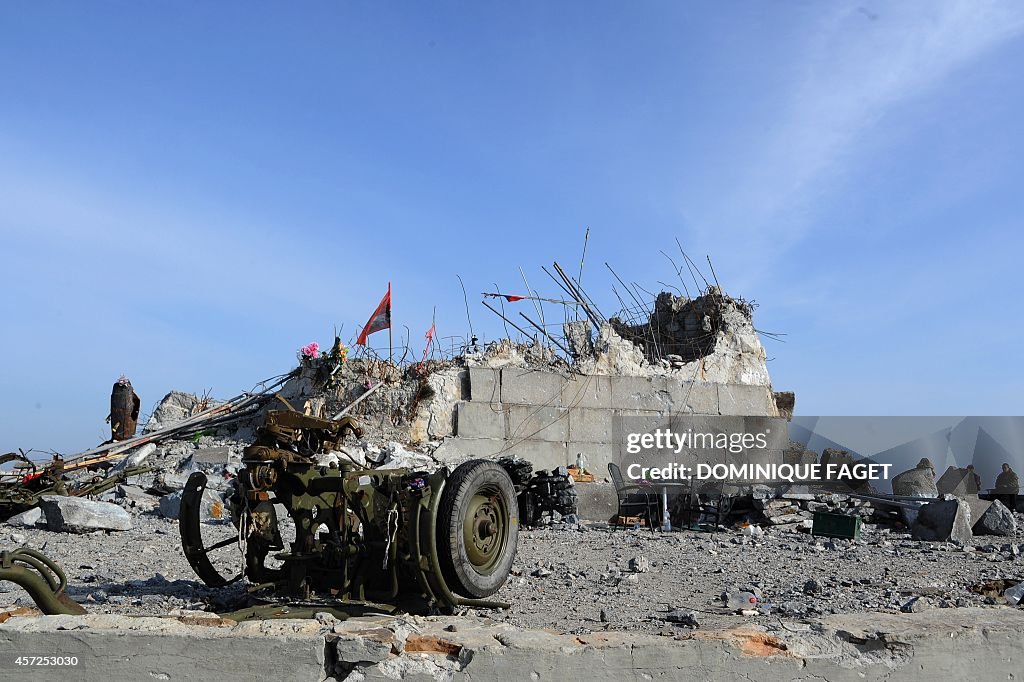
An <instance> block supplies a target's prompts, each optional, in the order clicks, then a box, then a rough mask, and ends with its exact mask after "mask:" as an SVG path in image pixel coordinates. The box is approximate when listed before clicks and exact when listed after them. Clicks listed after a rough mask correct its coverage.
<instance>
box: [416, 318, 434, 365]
mask: <svg viewBox="0 0 1024 682" xmlns="http://www.w3.org/2000/svg"><path fill="white" fill-rule="evenodd" d="M436 325H437V323H436V322H435V323H433V324H431V325H430V329H428V330H427V333H426V334H424V338H426V340H427V347H426V348H424V349H423V359H422V360H420V363H424V362H426V361H427V353H429V352H430V344H431V343H433V342H434V327H435V326H436Z"/></svg>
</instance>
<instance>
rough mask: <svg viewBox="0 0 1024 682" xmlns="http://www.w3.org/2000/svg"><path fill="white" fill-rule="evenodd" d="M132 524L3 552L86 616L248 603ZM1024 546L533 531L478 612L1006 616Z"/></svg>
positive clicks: (706, 617) (567, 620)
mask: <svg viewBox="0 0 1024 682" xmlns="http://www.w3.org/2000/svg"><path fill="white" fill-rule="evenodd" d="M134 521H135V527H134V528H133V529H132V530H129V531H124V532H111V533H106V532H99V533H92V534H88V535H72V534H65V533H54V532H50V531H46V530H35V529H21V528H10V527H5V526H0V548H13V547H16V546H18V545H21V544H24V545H26V546H28V547H33V548H36V549H41V550H43V551H44V552H45V553H46V554H47V555H48V556H50V557H51V558H53V559H54V560H56V561H57V562H58V563H59V564H60V565H61V566H62V567H63V568H64V569H65V572H66V573H67V576H68V583H69V587H68V592H69V594H70V595H71V596H72V597H73V598H74V599H75V600H76V601H79V602H81V603H83V604H84V605H85V607H86V608H87V609H88V610H89V611H90V612H96V613H120V614H133V615H143V614H144V615H163V614H166V613H168V612H169V611H171V610H173V609H182V608H189V609H204V608H210V609H216V608H221V609H223V608H224V607H225V606H227V604H228V603H229V601H230V599H231V598H233V597H237V596H238V595H239V594H240V593H241V590H242V588H241V586H237V585H236V586H233V587H230V588H225V589H221V590H211V589H209V588H207V587H205V586H204V585H203V584H202V583H201V582H200V581H199V580H198V578H197V577H196V576H195V575H194V574H193V572H192V569H191V568H190V567H189V565H188V563H187V562H186V561H185V558H184V556H183V555H182V552H181V547H180V544H179V539H178V529H177V522H176V521H171V520H167V519H163V518H160V517H159V516H157V515H156V514H154V513H152V512H150V513H145V514H136V515H134ZM1018 521H1019V522H1024V517H1021V516H1020V515H1018ZM1019 525H1021V526H1022V527H1024V523H1019ZM228 528H229V527H228V526H225V527H224V529H223V530H224V531H225V532H226V531H227V530H228ZM1020 535H1021V532H1020V531H1018V537H1016V538H994V537H975V538H974V540H973V542H972V544H971V545H968V546H966V547H960V546H957V545H953V544H949V543H936V542H918V541H914V540H911V539H910V537H909V536H908V535H906V534H902V533H897V532H890V531H889V530H887V529H883V528H879V527H875V526H870V525H868V526H865V532H864V535H863V539H862V540H860V541H857V542H852V541H847V540H830V539H824V538H814V537H812V536H809V535H805V534H801V533H793V532H771V531H769V532H767V533H765V534H764V535H763V536H762V537H759V538H750V537H746V536H744V535H742V534H741V533H740V532H739V531H723V532H719V533H716V534H708V533H695V532H677V533H666V534H662V533H651V532H650V531H646V530H618V531H612V530H609V529H607V528H599V527H593V526H589V527H588V526H583V527H580V528H579V529H576V528H546V529H536V530H523V531H521V532H520V535H519V551H518V556H517V558H516V561H515V564H514V566H513V574H512V576H511V577H510V578H509V580H508V582H507V583H506V585H505V586H504V587H503V588H502V589H501V590H500V591H499V592H498V594H497V595H496V597H495V598H497V599H501V600H504V601H507V602H509V603H511V604H512V608H511V609H509V610H508V611H493V612H491V611H473V612H469V614H475V615H476V616H479V617H485V618H489V619H494V620H502V621H508V622H510V623H514V624H516V625H520V626H525V627H539V628H551V629H554V630H557V631H563V632H574V633H576V634H581V633H585V632H587V631H598V630H605V629H608V630H645V631H653V632H658V631H663V630H665V629H667V628H668V629H671V628H673V627H676V626H675V625H672V624H668V623H666V618H667V614H668V613H669V612H670V611H672V610H677V611H676V615H677V616H678V615H680V614H683V615H685V616H686V618H684V619H689V618H693V619H695V620H696V622H698V623H699V624H700V627H722V626H729V625H735V624H738V623H740V622H742V621H744V620H747V621H751V622H756V623H761V624H768V623H777V622H778V619H779V617H780V616H783V617H785V618H786V620H793V619H799V618H801V617H805V616H817V615H821V614H827V613H844V612H846V613H849V612H860V611H887V612H898V611H900V610H901V608H903V609H911V608H913V609H924V608H957V607H965V606H983V605H986V603H987V604H990V605H992V607H993V608H1007V607H1005V606H1000V605H997V602H998V603H1000V604H1001V603H1002V599H999V598H997V597H995V596H994V595H995V594H996V593H995V592H990V594H989V596H986V595H984V594H979V593H977V592H976V591H972V588H974V589H977V587H978V586H979V585H981V584H983V583H985V582H987V581H992V580H996V579H1007V580H1010V581H1012V582H1014V583H1015V582H1017V581H1018V580H1019V579H1024V564H1022V560H1021V559H1020V552H1021V550H1024V545H1022V544H1021V543H1022V541H1024V539H1022V538H1021V537H1020ZM635 569H639V570H635ZM740 589H750V590H751V591H753V592H755V593H759V596H760V604H759V606H760V610H759V611H758V612H757V614H756V615H746V616H744V615H739V614H736V613H733V612H731V611H730V610H729V609H727V608H726V607H725V606H724V602H723V601H722V599H721V595H722V593H723V592H728V591H736V590H740ZM915 597H917V598H918V599H917V600H916V601H915V599H914V598H915ZM15 604H17V605H30V604H31V601H30V599H29V598H28V596H27V595H26V594H25V593H24V592H23V591H22V590H21V589H20V588H18V587H17V586H15V585H13V584H11V583H0V606H10V605H15ZM690 612H692V613H690ZM469 614H467V615H469ZM669 620H671V619H669Z"/></svg>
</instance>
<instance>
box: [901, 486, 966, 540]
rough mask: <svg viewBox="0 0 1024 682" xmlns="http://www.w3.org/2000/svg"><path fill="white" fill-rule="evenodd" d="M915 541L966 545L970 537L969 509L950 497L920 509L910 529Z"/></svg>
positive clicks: (955, 498)
mask: <svg viewBox="0 0 1024 682" xmlns="http://www.w3.org/2000/svg"><path fill="white" fill-rule="evenodd" d="M911 533H912V534H913V536H914V538H915V539H917V540H932V541H940V542H944V541H950V542H959V543H961V544H967V543H969V542H970V540H971V537H973V535H972V533H971V508H970V507H969V506H968V504H967V502H965V501H964V500H961V499H960V498H958V497H953V496H952V495H946V496H945V498H944V499H941V500H936V501H935V502H928V503H927V504H925V505H924V506H923V507H921V510H920V512H918V515H917V519H916V520H915V521H914V525H913V526H912V528H911Z"/></svg>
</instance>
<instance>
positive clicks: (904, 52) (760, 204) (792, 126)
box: [687, 0, 1024, 272]
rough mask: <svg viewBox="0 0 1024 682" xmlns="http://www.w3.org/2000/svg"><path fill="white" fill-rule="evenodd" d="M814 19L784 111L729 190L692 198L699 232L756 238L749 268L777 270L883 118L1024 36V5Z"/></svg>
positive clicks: (954, 5) (854, 9) (903, 6)
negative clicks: (698, 202) (696, 201)
mask: <svg viewBox="0 0 1024 682" xmlns="http://www.w3.org/2000/svg"><path fill="white" fill-rule="evenodd" d="M821 7H833V6H832V5H821ZM811 28H812V30H811V31H810V32H809V34H810V35H811V37H810V39H809V40H808V42H807V44H806V46H805V47H804V48H803V49H802V50H800V51H798V53H797V55H796V56H797V57H798V58H799V59H800V62H801V63H802V64H803V66H802V67H801V68H800V69H799V71H798V75H797V77H796V78H795V79H794V80H793V81H792V82H791V86H790V90H789V91H788V92H787V93H786V95H785V98H786V100H785V102H784V103H783V106H782V107H781V108H780V112H781V113H780V114H779V117H778V119H777V120H775V121H769V122H766V125H765V129H766V130H768V131H769V132H767V134H765V135H764V136H763V137H762V138H761V142H760V143H758V144H756V145H754V146H752V147H751V148H749V149H747V150H746V151H745V152H744V153H743V154H742V155H741V158H736V159H733V163H732V164H731V166H732V167H733V168H735V169H736V170H735V171H734V174H733V177H731V178H729V179H726V180H725V181H726V182H727V183H728V186H729V191H728V192H722V193H721V194H719V196H720V197H724V199H722V200H720V201H719V202H718V203H711V202H710V201H709V203H708V204H707V205H703V206H696V207H687V208H688V210H689V209H694V210H691V211H690V213H691V215H692V217H693V222H694V223H695V228H696V229H697V231H698V234H699V236H700V238H701V240H702V241H704V242H708V243H710V242H711V241H712V240H713V239H715V238H716V236H717V237H720V236H721V235H723V233H725V234H727V235H728V236H729V237H730V239H731V240H736V241H737V242H741V243H744V244H746V245H749V247H750V248H747V249H745V252H746V253H748V254H750V258H751V261H752V262H751V263H749V264H744V265H749V266H750V267H744V268H742V269H744V270H746V271H747V272H756V271H757V270H758V268H760V269H762V270H764V269H768V268H770V267H772V266H773V265H774V264H775V262H776V261H777V259H778V257H779V256H781V255H782V254H783V253H785V251H786V250H787V249H789V248H790V247H792V246H793V245H794V244H795V243H797V242H799V241H800V240H801V239H802V238H803V237H805V236H806V235H807V234H808V232H809V231H810V230H811V229H812V227H813V225H814V224H815V218H816V217H817V218H820V216H819V215H818V211H819V209H820V206H819V204H820V203H821V201H822V199H823V198H827V197H828V196H829V195H830V194H831V193H832V192H834V191H835V189H836V184H837V182H841V180H842V178H843V175H844V173H846V172H847V171H848V170H849V169H851V168H853V167H854V166H855V165H856V164H858V163H861V162H862V161H863V159H862V158H861V157H860V155H859V153H858V144H857V143H858V141H860V140H861V139H862V138H863V137H864V135H865V133H866V132H868V131H869V130H871V129H873V128H874V127H875V126H876V125H877V124H878V123H879V121H880V119H882V118H883V117H884V116H886V115H887V114H888V113H890V112H891V111H893V110H894V109H895V108H897V107H899V106H900V105H901V103H903V102H905V101H907V100H909V99H911V98H917V97H920V96H922V95H924V94H927V93H929V92H931V91H934V90H935V89H936V88H939V87H941V85H942V84H943V82H944V81H946V80H947V79H948V78H950V77H951V76H952V75H953V74H955V73H956V72H957V71H958V70H960V69H962V68H963V67H965V66H966V65H969V64H970V63H971V62H973V61H975V60H977V59H978V58H979V57H981V56H983V55H984V54H986V53H988V52H990V51H991V50H993V49H995V48H997V47H999V46H1001V45H1003V44H1005V43H1007V42H1008V41H1010V40H1012V39H1014V38H1017V37H1019V36H1021V34H1022V33H1024V5H1021V4H1018V3H1003V2H978V1H975V0H954V1H952V2H911V3H887V4H880V5H879V6H877V7H867V6H857V5H854V4H851V5H848V6H846V7H844V8H842V9H838V10H833V11H830V13H829V14H828V15H827V16H823V17H820V18H819V19H818V20H817V21H816V22H814V24H813V25H812V27H811ZM801 52H802V54H801Z"/></svg>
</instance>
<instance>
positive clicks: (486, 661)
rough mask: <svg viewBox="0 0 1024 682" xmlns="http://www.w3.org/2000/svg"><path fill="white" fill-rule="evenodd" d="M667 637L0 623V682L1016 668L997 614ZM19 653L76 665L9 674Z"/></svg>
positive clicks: (60, 620) (776, 676) (833, 679)
mask: <svg viewBox="0 0 1024 682" xmlns="http://www.w3.org/2000/svg"><path fill="white" fill-rule="evenodd" d="M668 632H669V633H670V634H668V635H662V636H659V635H652V634H631V633H620V632H601V633H594V634H588V635H564V634H553V633H549V632H545V631H539V630H523V629H519V628H515V627H512V626H509V625H506V624H502V623H494V622H491V621H488V620H486V619H482V618H475V617H466V618H458V617H451V618H447V617H439V618H420V617H407V618H393V617H383V616H382V617H369V618H356V619H352V620H348V621H344V622H338V621H333V620H331V619H330V618H329V617H324V618H323V619H322V620H321V621H315V620H305V621H300V620H276V621H263V622H246V623H233V622H231V621H219V620H218V619H216V618H215V617H210V616H208V615H202V616H193V615H187V616H183V617H180V618H177V619H175V618H129V617H124V616H108V615H89V616H22V617H14V618H10V619H9V620H7V621H6V622H4V623H2V624H0V679H19V680H26V681H28V680H53V679H75V680H97V681H102V682H119V681H121V680H124V681H129V680H130V681H131V682H137V681H139V680H172V681H173V680H182V681H184V680H196V679H211V680H218V682H230V681H233V680H246V681H248V680H253V679H268V680H271V679H272V680H302V681H307V680H308V681H310V682H315V681H320V680H325V679H339V680H345V679H348V680H353V681H355V680H394V679H404V680H424V681H425V680H552V681H555V680H558V681H563V680H586V681H587V682H601V681H604V680H608V681H609V682H610V681H612V680H622V679H631V680H676V679H695V680H723V681H724V680H735V679H748V680H773V681H776V680H806V681H808V682H810V681H812V680H813V681H815V682H821V681H823V680H826V681H829V682H840V681H845V680H850V681H853V680H857V681H858V682H859V681H862V680H885V679H898V680H901V681H912V680H935V679H975V680H997V679H999V680H1007V679H1009V680H1013V679H1017V678H1018V677H1019V676H1020V675H1021V672H1020V668H1021V662H1022V661H1024V653H1022V648H1021V641H1022V636H1024V612H1022V611H1020V610H1017V609H1013V608H1008V607H998V608H986V609H934V610H931V611H927V612H923V613H913V614H884V613H863V614H852V615H836V616H830V617H827V618H823V619H821V620H817V621H809V622H802V623H797V622H793V623H786V624H780V626H779V627H778V628H777V629H776V630H773V631H764V630H763V629H758V628H756V627H752V626H740V627H737V628H734V629H730V630H716V631H709V630H699V629H698V630H688V629H684V628H678V629H673V630H671V631H668ZM18 656H22V657H28V656H65V657H66V656H77V657H78V659H79V664H78V666H77V667H73V668H68V667H64V668H55V667H51V666H30V665H17V664H16V663H15V658H16V657H18Z"/></svg>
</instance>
